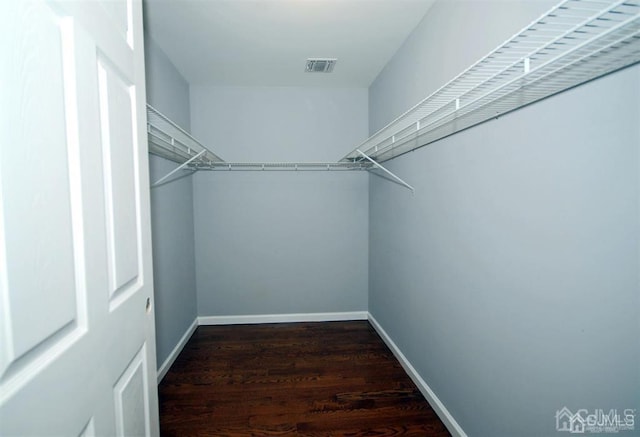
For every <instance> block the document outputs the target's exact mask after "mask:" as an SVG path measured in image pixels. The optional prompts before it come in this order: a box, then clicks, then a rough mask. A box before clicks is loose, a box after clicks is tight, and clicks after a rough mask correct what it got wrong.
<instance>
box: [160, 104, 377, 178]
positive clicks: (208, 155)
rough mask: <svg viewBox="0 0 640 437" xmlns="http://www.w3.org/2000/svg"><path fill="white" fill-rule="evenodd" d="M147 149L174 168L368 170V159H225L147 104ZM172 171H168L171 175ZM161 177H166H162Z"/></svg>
mask: <svg viewBox="0 0 640 437" xmlns="http://www.w3.org/2000/svg"><path fill="white" fill-rule="evenodd" d="M147 134H148V137H149V152H150V153H153V154H154V155H158V156H161V157H163V158H166V159H169V160H171V161H174V162H176V163H178V164H180V166H179V167H178V168H177V169H176V170H181V169H185V170H192V171H197V170H227V171H228V170H243V171H247V170H271V171H273V170H290V171H296V170H300V171H304V170H325V171H326V170H368V169H369V168H371V167H372V166H373V165H372V164H371V163H370V162H226V161H224V160H223V159H222V158H220V157H219V156H218V155H216V154H215V153H213V152H212V151H211V150H209V149H208V148H207V147H205V146H204V145H203V144H202V143H200V142H199V141H198V140H196V139H195V138H194V137H193V136H191V135H190V134H189V133H187V132H186V131H185V130H184V129H182V128H181V127H180V126H178V125H177V124H175V123H174V122H173V121H171V120H170V119H169V118H168V117H167V116H165V115H163V114H162V113H161V112H160V111H158V110H157V109H155V108H154V107H153V106H151V105H148V104H147ZM173 173H174V172H171V174H173ZM162 179H163V180H164V179H165V178H162Z"/></svg>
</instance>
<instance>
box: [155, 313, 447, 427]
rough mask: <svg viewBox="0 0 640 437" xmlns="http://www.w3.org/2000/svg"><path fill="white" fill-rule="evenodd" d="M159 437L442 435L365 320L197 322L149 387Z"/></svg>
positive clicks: (426, 404)
mask: <svg viewBox="0 0 640 437" xmlns="http://www.w3.org/2000/svg"><path fill="white" fill-rule="evenodd" d="M159 393H160V427H161V434H162V435H164V436H196V435H199V436H318V437H320V436H403V435H407V436H409V435H410V436H438V437H440V436H449V435H450V434H449V433H448V431H447V430H446V428H445V427H444V425H443V424H442V422H441V421H440V420H439V419H438V417H437V416H436V414H435V413H434V411H433V410H432V409H431V407H430V406H429V404H428V403H427V402H426V401H425V400H424V398H423V396H422V394H421V393H420V392H419V391H418V389H417V388H416V386H415V385H414V384H413V382H412V381H411V380H410V379H409V377H408V376H407V374H406V373H405V372H404V370H403V369H402V367H401V366H400V364H399V363H398V361H397V360H396V359H395V357H394V356H393V354H392V353H391V351H389V349H388V348H387V347H386V345H385V344H384V343H383V342H382V340H381V339H380V337H379V336H378V335H377V333H376V332H375V331H374V330H373V328H372V327H371V326H370V325H369V323H368V322H366V321H354V322H325V323H291V324H265V325H235V326H200V327H199V328H198V329H197V330H196V332H195V333H194V335H193V336H192V337H191V339H190V340H189V342H188V343H187V345H186V347H185V348H184V350H183V351H182V353H181V354H180V356H179V357H178V359H177V360H176V362H175V363H174V364H173V366H172V368H171V370H169V372H168V373H167V375H166V376H165V378H164V380H163V381H162V383H161V384H160V386H159Z"/></svg>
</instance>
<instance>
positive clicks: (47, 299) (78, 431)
mask: <svg viewBox="0 0 640 437" xmlns="http://www.w3.org/2000/svg"><path fill="white" fill-rule="evenodd" d="M0 32H2V34H1V35H0V56H2V58H3V59H7V60H8V61H9V62H7V63H6V66H5V65H3V66H2V69H1V70H0V100H1V101H2V102H3V105H2V106H0V111H2V112H1V113H0V136H2V138H3V139H6V141H4V140H3V141H2V142H1V143H0V269H1V270H0V317H2V319H1V320H0V435H20V436H23V435H25V436H26V435H37V436H47V435H70V436H73V435H78V436H91V435H127V436H129V435H150V436H155V435H158V431H159V430H158V401H157V392H156V384H155V381H156V362H155V326H154V316H153V305H152V301H151V298H152V295H153V284H152V272H151V258H150V257H151V240H150V225H149V185H148V161H147V144H146V137H145V133H146V130H145V125H146V119H145V111H144V102H145V100H146V97H145V90H144V58H143V53H142V51H141V50H142V47H143V44H142V8H141V2H140V0H129V1H127V0H113V1H105V2H99V1H45V0H24V1H22V0H20V1H18V0H10V1H8V2H0ZM148 301H149V302H151V304H150V305H147V302H148Z"/></svg>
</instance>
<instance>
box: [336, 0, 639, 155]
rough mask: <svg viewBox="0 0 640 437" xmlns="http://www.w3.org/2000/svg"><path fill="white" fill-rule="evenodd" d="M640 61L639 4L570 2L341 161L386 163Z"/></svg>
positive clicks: (605, 0) (629, 0) (634, 1)
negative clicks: (373, 160)
mask: <svg viewBox="0 0 640 437" xmlns="http://www.w3.org/2000/svg"><path fill="white" fill-rule="evenodd" d="M639 61H640V2H638V1H637V0H623V1H610V0H602V1H593V0H565V1H563V2H561V3H560V4H559V5H557V6H556V7H554V8H553V9H551V10H550V11H549V12H548V13H546V14H545V15H543V16H542V17H541V18H539V19H538V20H536V21H534V22H533V23H531V24H530V25H529V26H528V27H526V28H525V29H524V30H522V31H521V32H520V33H518V34H516V35H515V36H513V37H512V38H511V39H509V40H508V41H507V42H505V43H504V44H502V45H501V46H500V47H498V48H497V49H495V50H494V51H493V52H491V53H490V54H489V55H487V56H486V57H484V58H483V59H481V60H480V61H478V62H476V63H475V64H474V65H472V66H471V67H470V68H468V69H467V70H466V71H464V72H463V73H461V74H460V75H458V76H457V77H456V78H454V79H453V80H451V81H450V82H448V83H447V84H446V85H444V86H443V87H441V88H440V89H438V90H437V91H436V92H434V93H433V94H431V95H430V96H429V97H427V98H426V99H424V100H422V101H421V102H420V103H418V104H417V105H416V106H414V107H413V108H411V109H410V110H409V111H407V112H405V113H404V114H402V115H401V116H400V117H398V118H397V119H395V120H394V121H392V122H391V123H390V124H388V125H387V126H385V127H384V128H382V129H380V130H379V131H378V132H376V133H375V134H374V135H372V136H371V137H370V138H369V139H367V140H366V141H365V142H364V143H362V144H361V145H360V146H358V147H357V148H356V149H355V150H353V151H352V152H351V153H349V154H348V155H347V156H346V157H344V158H343V159H342V162H348V161H351V162H359V161H360V160H361V159H362V158H361V156H360V154H359V153H358V150H361V151H363V152H364V153H366V154H367V155H368V156H370V157H372V158H373V159H375V160H376V161H378V162H384V161H386V160H389V159H391V158H394V157H396V156H398V155H401V154H403V153H406V152H409V151H411V150H415V149H417V148H419V147H422V146H425V145H427V144H429V143H432V142H434V141H437V140H439V139H441V138H444V137H446V136H448V135H451V134H453V133H456V132H458V131H461V130H463V129H466V128H468V127H471V126H474V125H476V124H478V123H482V122H483V121H486V120H489V119H491V118H494V117H497V116H499V115H502V114H505V113H507V112H510V111H513V110H515V109H518V108H520V107H523V106H525V105H528V104H530V103H533V102H535V101H538V100H541V99H544V98H545V97H549V96H551V95H553V94H556V93H558V92H561V91H564V90H566V89H569V88H572V87H574V86H577V85H580V84H582V83H584V82H587V81H589V80H592V79H595V78H597V77H600V76H603V75H605V74H608V73H611V72H613V71H616V70H619V69H621V68H624V67H627V66H629V65H632V64H635V63H637V62H639Z"/></svg>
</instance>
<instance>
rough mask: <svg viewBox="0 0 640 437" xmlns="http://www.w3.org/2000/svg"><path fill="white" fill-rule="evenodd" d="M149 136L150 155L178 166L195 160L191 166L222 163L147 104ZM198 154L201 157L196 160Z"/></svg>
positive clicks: (213, 154)
mask: <svg viewBox="0 0 640 437" xmlns="http://www.w3.org/2000/svg"><path fill="white" fill-rule="evenodd" d="M147 136H148V138H149V152H150V153H153V154H154V155H158V156H162V157H163V158H166V159H169V160H171V161H173V162H177V163H178V164H184V163H185V162H187V161H189V160H190V159H193V161H192V162H191V163H190V165H195V164H209V163H213V162H222V159H220V157H218V156H217V155H216V154H215V153H213V152H212V151H210V150H209V149H207V148H206V147H205V146H203V145H202V144H201V143H200V142H199V141H198V140H196V139H195V138H193V137H192V136H191V135H190V134H189V133H187V132H186V131H185V130H184V129H182V128H181V127H180V126H178V125H177V124H175V123H174V122H173V121H171V120H170V119H169V117H167V116H165V115H163V114H162V113H160V111H158V110H157V109H155V108H154V107H153V106H151V105H149V104H147ZM198 154H200V156H198V157H197V158H195V157H196V156H197V155H198ZM194 158H195V159H194Z"/></svg>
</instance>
